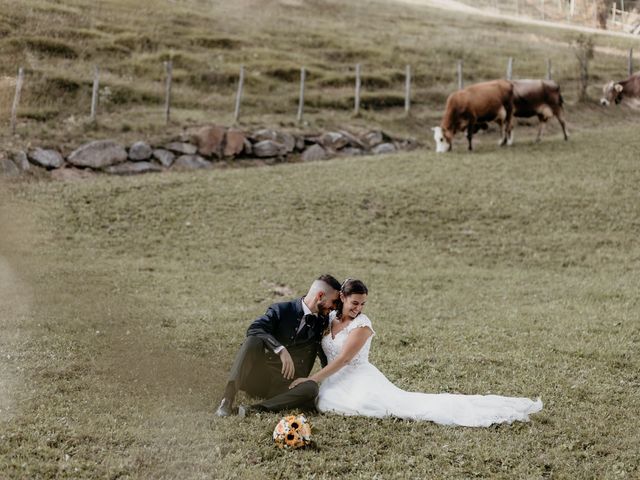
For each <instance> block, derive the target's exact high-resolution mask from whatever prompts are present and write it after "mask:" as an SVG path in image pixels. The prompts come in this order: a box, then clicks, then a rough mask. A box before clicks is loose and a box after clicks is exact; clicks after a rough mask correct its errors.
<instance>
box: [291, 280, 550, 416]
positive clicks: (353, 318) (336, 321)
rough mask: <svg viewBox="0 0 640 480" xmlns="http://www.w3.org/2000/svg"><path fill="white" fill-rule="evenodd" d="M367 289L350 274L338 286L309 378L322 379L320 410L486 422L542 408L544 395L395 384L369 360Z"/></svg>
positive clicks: (292, 385) (294, 383)
mask: <svg viewBox="0 0 640 480" xmlns="http://www.w3.org/2000/svg"><path fill="white" fill-rule="evenodd" d="M367 295H368V290H367V287H366V285H365V284H364V283H363V282H361V281H360V280H354V279H347V280H346V281H345V282H344V283H343V284H342V288H341V289H340V300H339V302H338V308H337V310H336V311H334V312H332V313H331V316H330V318H329V327H328V329H327V332H326V334H325V335H324V337H323V338H322V349H323V350H324V352H325V354H326V356H327V360H328V364H327V365H326V366H325V367H324V368H323V369H322V370H320V371H318V372H317V373H315V374H314V375H312V376H310V377H309V378H298V379H296V380H294V381H293V383H292V384H291V386H290V387H289V388H293V387H295V386H296V385H298V384H300V383H302V382H305V381H309V380H313V381H315V382H316V383H320V392H319V394H318V398H317V400H316V406H317V408H318V410H320V411H321V412H335V413H339V414H342V415H360V416H366V417H379V418H381V417H388V416H393V417H398V418H403V419H407V420H429V421H432V422H435V423H439V424H442V425H461V426H466V427H487V426H489V425H491V424H494V423H504V422H507V423H511V422H513V421H515V420H520V421H528V420H529V414H531V413H536V412H539V411H540V410H542V401H541V400H540V399H538V400H536V401H533V400H530V399H528V398H518V397H502V396H498V395H459V394H450V393H439V394H429V393H417V392H407V391H404V390H401V389H400V388H398V387H396V386H395V385H394V384H393V383H391V382H390V381H389V380H388V379H387V378H386V377H385V376H384V375H383V374H382V373H381V372H380V371H379V370H378V369H377V368H376V367H375V366H373V365H372V364H371V363H369V349H370V347H371V340H372V338H373V337H374V336H375V331H374V330H373V327H372V326H371V320H369V318H368V317H367V316H366V315H364V314H363V313H362V309H363V308H364V305H365V303H366V301H367Z"/></svg>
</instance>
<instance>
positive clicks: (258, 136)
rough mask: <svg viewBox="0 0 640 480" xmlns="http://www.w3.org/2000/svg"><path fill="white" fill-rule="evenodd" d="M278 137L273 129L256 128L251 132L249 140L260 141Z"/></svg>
mask: <svg viewBox="0 0 640 480" xmlns="http://www.w3.org/2000/svg"><path fill="white" fill-rule="evenodd" d="M276 138H278V133H277V132H276V131H275V130H269V129H266V128H263V129H261V130H257V131H255V132H253V133H252V134H251V140H253V141H254V143H258V142H262V141H264V140H274V141H275V139H276Z"/></svg>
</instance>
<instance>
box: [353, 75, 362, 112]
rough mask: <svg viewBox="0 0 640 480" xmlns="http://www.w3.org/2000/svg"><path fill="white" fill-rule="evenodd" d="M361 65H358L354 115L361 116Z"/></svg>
mask: <svg viewBox="0 0 640 480" xmlns="http://www.w3.org/2000/svg"><path fill="white" fill-rule="evenodd" d="M360 85H361V82H360V64H359V63H358V64H356V96H355V101H354V106H353V113H354V115H359V114H360Z"/></svg>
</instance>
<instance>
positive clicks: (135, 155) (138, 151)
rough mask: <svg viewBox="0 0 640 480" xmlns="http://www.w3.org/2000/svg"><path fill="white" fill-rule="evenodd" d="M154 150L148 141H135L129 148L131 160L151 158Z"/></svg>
mask: <svg viewBox="0 0 640 480" xmlns="http://www.w3.org/2000/svg"><path fill="white" fill-rule="evenodd" d="M152 153H153V151H152V150H151V147H150V146H149V144H147V143H146V142H135V143H134V144H133V145H131V148H129V160H133V161H134V162H138V161H140V160H149V159H150V158H151V154H152Z"/></svg>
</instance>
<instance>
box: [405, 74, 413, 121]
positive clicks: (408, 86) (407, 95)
mask: <svg viewBox="0 0 640 480" xmlns="http://www.w3.org/2000/svg"><path fill="white" fill-rule="evenodd" d="M410 109H411V65H407V66H406V67H405V74H404V113H405V114H407V115H409V110H410Z"/></svg>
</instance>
